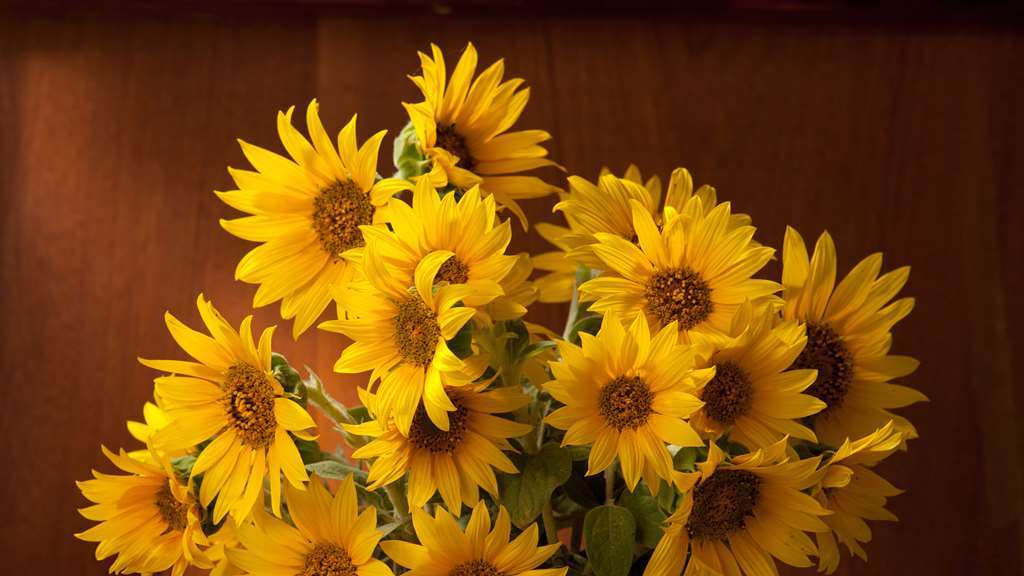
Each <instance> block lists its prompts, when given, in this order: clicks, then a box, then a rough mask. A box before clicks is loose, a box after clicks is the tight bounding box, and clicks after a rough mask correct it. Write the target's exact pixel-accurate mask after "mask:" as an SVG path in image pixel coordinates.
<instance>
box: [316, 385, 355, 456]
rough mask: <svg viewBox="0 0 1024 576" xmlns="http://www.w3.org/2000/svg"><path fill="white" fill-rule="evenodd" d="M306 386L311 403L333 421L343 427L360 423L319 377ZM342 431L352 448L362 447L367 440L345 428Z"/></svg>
mask: <svg viewBox="0 0 1024 576" xmlns="http://www.w3.org/2000/svg"><path fill="white" fill-rule="evenodd" d="M305 386H306V399H307V400H308V401H309V403H310V404H312V405H314V406H316V407H317V409H319V410H320V411H321V412H323V413H324V415H326V416H327V417H328V418H330V420H331V422H334V423H335V424H338V427H339V428H342V427H341V424H358V422H356V420H355V418H353V417H352V414H350V413H349V411H348V408H345V405H344V404H342V403H341V402H338V401H337V400H335V399H334V398H332V397H331V395H330V394H328V393H327V389H326V388H324V384H323V382H320V380H318V379H314V380H313V383H309V382H307V383H306V384H305ZM341 431H342V433H343V434H344V437H345V441H346V442H348V445H349V446H351V447H352V448H360V447H361V446H363V445H365V444H366V440H365V439H364V438H363V437H361V436H355V435H353V434H349V433H347V432H345V431H344V429H343V428H342V429H341Z"/></svg>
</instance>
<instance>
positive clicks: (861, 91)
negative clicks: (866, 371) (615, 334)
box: [0, 8, 1024, 574]
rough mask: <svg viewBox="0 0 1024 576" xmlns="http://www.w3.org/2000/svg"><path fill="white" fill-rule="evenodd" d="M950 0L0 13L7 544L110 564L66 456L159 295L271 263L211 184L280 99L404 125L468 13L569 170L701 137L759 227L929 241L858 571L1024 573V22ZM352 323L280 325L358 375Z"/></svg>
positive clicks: (905, 256) (23, 551) (158, 348)
mask: <svg viewBox="0 0 1024 576" xmlns="http://www.w3.org/2000/svg"><path fill="white" fill-rule="evenodd" d="M955 20H956V19H953V20H945V21H942V22H937V23H936V22H932V23H931V24H923V25H915V24H911V23H909V22H905V21H904V22H901V23H892V22H888V23H887V22H885V21H877V20H874V19H870V18H869V19H867V20H864V19H859V20H856V21H851V20H848V19H846V18H842V17H838V18H836V17H828V16H824V17H815V16H812V17H791V16H777V15H776V16H770V17H743V18H740V19H736V18H726V17H720V16H709V15H704V16H696V15H688V14H684V13H670V14H662V13H647V14H644V13H631V12H609V13H606V14H591V15H582V14H569V13H547V14H544V13H539V12H536V11H534V12H533V13H530V14H526V15H523V14H518V13H517V12H516V11H515V10H514V9H512V8H505V9H502V10H501V11H498V12H496V13H484V12H483V11H479V10H477V11H475V12H471V13H463V12H461V11H459V10H456V11H455V13H454V14H451V15H448V16H442V15H436V14H432V13H430V12H429V11H426V10H422V9H406V10H404V11H387V10H379V11H374V10H366V9H360V10H359V11H357V12H351V13H349V12H346V11H345V10H341V9H334V10H324V11H320V10H317V9H315V8H313V9H310V8H306V9H304V10H303V11H301V12H300V11H297V10H295V9H286V10H284V11H274V10H271V9H268V8H258V9H254V10H253V11H252V12H243V11H241V10H230V9H222V10H217V11H213V12H208V13H202V12H194V13H186V14H176V13H171V12H169V11H166V10H161V9H151V10H148V11H144V12H136V11H132V12H130V13H125V12H124V10H114V9H107V10H103V11H100V12H96V13H93V12H89V11H84V10H83V11H78V12H75V13H73V14H69V15H61V14H58V13H55V12H47V13H41V12H24V11H22V12H18V11H8V12H0V21H2V24H0V239H2V248H0V275H2V284H0V383H2V386H3V388H2V391H3V395H2V396H0V466H2V472H0V496H2V504H0V511H2V512H0V558H3V562H2V564H3V566H4V568H3V570H2V571H3V572H4V573H8V574H26V573H52V574H101V573H104V571H105V566H101V565H100V564H98V563H95V562H94V561H93V560H92V553H93V548H92V546H90V545H88V544H86V543H83V542H79V541H77V540H75V539H74V538H72V533H74V532H76V531H78V530H81V529H83V528H84V527H85V526H86V525H87V523H86V521H85V520H83V519H82V518H80V517H79V516H78V515H77V514H76V512H75V509H76V507H78V506H81V505H83V503H84V502H83V500H82V498H81V496H80V495H79V493H78V492H77V490H76V489H75V486H74V483H73V481H74V480H75V479H82V478H85V477H87V476H88V474H89V469H90V467H96V466H100V467H105V466H106V463H105V462H103V461H102V457H101V456H100V453H99V449H98V447H99V444H100V443H103V444H106V445H108V446H112V447H117V446H122V445H128V443H129V437H128V435H127V433H126V431H125V428H124V420H125V419H127V418H135V417H138V415H139V410H140V407H141V404H142V402H143V401H145V400H146V399H147V398H148V397H149V395H150V390H151V387H150V379H151V378H152V376H153V374H152V373H151V372H150V371H149V370H147V369H145V368H143V367H142V366H140V365H139V364H138V363H136V362H135V357H136V356H137V355H146V356H150V357H174V356H176V355H177V354H179V352H178V350H177V349H176V348H175V346H174V344H173V342H172V341H171V339H170V337H169V336H168V335H167V333H166V331H165V329H164V327H163V324H162V320H161V315H162V313H163V311H164V310H166V309H170V310H172V311H174V312H175V314H178V315H180V316H181V317H183V318H184V319H185V320H186V321H189V322H195V321H197V320H198V318H197V314H196V312H195V309H194V300H195V296H196V294H197V293H198V292H199V291H204V292H205V293H206V294H207V295H209V296H211V297H212V298H213V300H214V302H215V303H216V304H217V305H218V306H219V307H220V308H221V309H222V310H223V311H224V312H225V313H226V315H227V316H229V317H230V318H232V319H235V320H237V319H238V318H240V316H241V315H243V314H245V313H246V312H247V311H248V309H249V303H250V302H251V297H252V295H253V288H252V287H250V286H247V285H242V284H238V283H235V282H234V281H233V280H232V278H233V270H234V266H235V263H236V261H237V260H238V258H239V257H240V256H241V255H242V254H243V252H244V251H245V250H246V249H247V248H248V246H247V244H246V243H245V242H243V241H240V240H237V239H234V238H232V237H230V236H228V235H227V234H226V233H224V232H223V231H222V230H220V228H219V227H218V225H217V220H218V218H221V217H225V216H229V215H230V214H231V210H230V209H228V208H226V207H225V206H224V205H222V204H221V203H220V202H218V201H217V200H216V198H215V197H214V196H213V195H212V193H211V190H213V189H218V188H219V189H223V188H226V187H228V186H229V185H230V183H229V179H228V177H227V174H226V172H225V169H224V167H225V166H226V165H229V164H230V165H235V166H241V165H243V164H244V159H243V157H242V155H241V153H240V152H239V150H238V148H237V145H236V144H235V141H234V139H235V138H236V137H244V138H246V139H247V140H249V141H251V142H255V143H258V144H262V145H265V146H269V147H272V148H279V145H278V144H277V140H276V136H275V131H274V114H275V112H276V111H277V110H278V109H282V108H285V107H287V106H289V105H292V104H297V105H299V106H300V108H301V107H302V106H304V105H305V104H306V102H308V100H309V99H310V98H312V97H318V98H320V100H321V102H322V106H321V109H322V113H323V116H324V120H325V123H327V124H328V126H333V127H334V128H333V129H334V130H337V129H338V128H339V127H340V126H341V123H342V122H343V120H345V119H347V117H348V115H349V114H351V113H353V112H359V113H360V126H361V128H362V132H361V133H362V134H363V135H366V134H369V133H370V130H371V129H372V130H377V129H380V128H389V129H391V130H393V131H395V130H397V129H398V128H400V127H401V125H402V123H403V121H404V119H403V111H402V109H401V107H400V106H399V102H400V101H401V100H402V99H406V100H409V99H413V98H415V97H416V93H415V92H414V88H413V86H412V85H411V83H410V82H409V81H408V80H407V79H406V78H405V74H407V73H411V72H413V71H414V70H415V69H416V67H417V60H416V56H415V50H417V49H424V48H425V47H426V46H427V45H428V43H429V42H430V41H437V42H439V43H440V44H441V45H443V46H444V47H445V48H446V49H448V50H452V51H454V50H457V49H460V48H461V47H462V46H463V45H464V43H465V42H466V41H467V40H473V41H474V42H476V43H477V45H478V47H479V49H480V52H481V54H482V57H481V60H482V61H487V62H490V61H492V60H493V59H495V58H497V57H499V56H505V57H506V58H507V65H508V69H509V71H510V72H511V73H514V74H515V75H519V76H522V77H524V78H526V79H527V81H528V82H529V84H530V85H531V86H532V89H533V99H532V102H531V103H530V106H529V108H528V109H527V111H526V114H525V115H524V118H523V122H522V123H521V126H524V127H538V128H546V129H548V130H550V131H551V132H552V133H553V134H554V135H555V140H554V143H553V145H552V146H551V151H552V155H553V156H554V158H556V159H557V160H558V161H559V162H561V163H563V164H564V165H565V166H567V167H569V169H570V170H571V171H572V172H575V173H579V174H583V175H587V176H594V175H595V174H596V172H597V171H598V169H599V168H600V167H601V166H602V165H603V164H607V165H609V166H611V167H612V168H614V169H616V170H621V169H622V168H624V167H625V165H626V164H627V163H628V162H637V163H638V164H640V165H641V166H642V168H643V169H644V170H645V172H653V171H657V172H659V173H661V174H663V175H667V173H668V172H669V171H670V169H671V168H673V167H674V166H676V165H685V166H687V167H689V168H690V169H691V171H692V172H693V173H694V175H695V177H696V179H697V180H698V182H701V183H705V182H709V183H713V184H714V185H716V186H717V187H718V189H719V191H720V193H721V194H722V195H723V196H724V197H726V198H728V199H731V200H733V201H734V203H735V205H736V206H737V207H738V208H739V209H742V210H743V211H745V212H748V213H750V214H752V215H753V216H754V219H755V222H756V223H757V224H758V225H759V226H760V229H761V236H760V238H761V240H762V241H765V242H767V243H770V244H773V245H776V246H778V245H779V243H780V241H781V239H782V234H783V230H784V226H785V224H787V223H790V224H793V225H795V226H796V227H798V228H799V229H800V230H802V231H803V232H804V234H805V236H808V237H813V236H815V235H817V233H818V232H819V231H820V230H821V229H823V228H828V229H829V230H830V231H831V232H832V234H833V235H834V237H835V239H836V241H837V243H838V247H839V254H840V260H841V265H842V266H845V267H849V266H850V265H851V264H852V263H853V262H855V260H856V259H859V258H860V257H862V256H864V255H866V254H868V253H869V252H872V251H875V250H884V251H885V253H886V262H887V265H888V266H897V265H903V264H910V265H911V266H913V273H912V276H911V281H910V283H909V285H908V288H907V292H908V293H910V294H913V295H915V296H917V298H918V301H917V302H918V304H917V309H916V310H915V312H914V313H913V315H911V316H910V318H909V319H908V320H906V321H905V322H903V323H902V324H901V325H900V326H899V327H898V329H897V333H896V336H897V338H896V346H895V348H896V350H897V351H898V352H899V353H905V354H912V355H914V356H917V357H918V358H920V359H921V360H922V362H923V363H922V367H921V369H920V370H919V371H918V373H917V374H915V375H914V376H913V377H911V378H910V379H909V382H910V383H911V384H912V385H915V386H918V387H920V388H921V389H923V390H924V391H925V392H926V393H927V394H928V395H929V396H930V397H931V400H932V401H931V403H929V404H927V405H921V406H917V407H914V408H912V409H910V410H907V411H906V413H907V414H908V415H909V417H910V418H912V419H913V420H914V422H916V423H917V424H918V426H919V429H920V432H921V439H920V440H917V441H916V442H914V443H913V445H912V449H911V450H910V452H909V454H906V455H900V456H897V457H895V458H893V459H892V460H891V461H890V462H887V463H886V464H885V465H884V471H885V473H886V474H887V475H888V476H889V477H891V478H892V479H893V481H894V482H895V483H896V484H897V485H899V486H902V487H904V488H906V489H907V493H906V494H905V495H903V496H900V497H897V498H896V499H895V500H894V501H893V502H892V509H893V510H894V511H895V512H896V513H897V514H898V515H899V516H900V517H901V519H902V521H901V522H900V523H898V524H892V525H878V526H877V527H876V528H875V541H874V542H873V543H872V544H871V545H870V547H869V553H870V556H871V562H870V563H869V564H866V565H865V564H863V563H860V562H859V561H854V562H848V563H846V564H845V565H844V567H843V568H842V572H841V573H842V574H894V573H906V572H908V571H910V572H914V573H932V574H964V573H989V574H1020V573H1021V571H1022V569H1024V568H1022V567H1024V528H1022V516H1024V468H1022V460H1024V425H1022V424H1021V422H1020V419H1021V416H1022V415H1024V392H1022V391H1021V390H1022V389H1024V379H1022V378H1021V370H1022V368H1021V366H1020V356H1019V355H1018V353H1019V352H1021V351H1022V339H1021V335H1020V334H1021V325H1022V323H1024V308H1022V305H1021V304H1020V296H1021V294H1022V293H1024V276H1022V274H1021V265H1022V263H1024V242H1022V237H1024V232H1022V230H1021V228H1022V225H1024V218H1022V211H1024V200H1022V194H1024V190H1022V186H1021V182H1022V181H1024V38H1022V36H1021V35H1020V34H1019V33H1018V32H1017V29H1015V28H1014V27H1013V26H1011V25H1008V24H1007V23H1005V22H990V23H984V22H980V23H979V22H975V23H973V24H968V25H964V24H957V23H956V22H955ZM387 161H388V158H387V157H386V156H384V157H383V158H382V164H386V163H387ZM552 177H554V175H552ZM550 205H551V203H550V202H537V203H534V204H532V205H531V206H530V214H531V215H532V217H533V218H534V219H535V220H536V219H541V218H544V217H545V215H546V214H547V213H548V210H549V208H550ZM516 247H517V248H520V249H526V248H529V249H534V250H536V249H540V248H542V243H541V242H540V241H539V240H538V239H537V238H535V237H529V238H520V239H518V240H517V241H516ZM776 272H777V268H773V269H772V273H776ZM561 313H562V310H561V309H559V308H558V307H553V306H549V307H544V308H541V309H539V310H538V312H536V313H535V318H536V319H538V320H541V321H546V322H548V323H550V324H557V323H558V321H559V318H560V315H561ZM275 314H276V311H275V310H273V309H263V310H260V311H259V312H258V313H257V320H258V323H259V324H261V325H266V324H269V323H273V322H278V320H277V319H276V318H275ZM341 343H342V342H341V340H340V339H339V338H337V337H335V336H334V335H328V334H318V333H316V332H315V331H314V332H312V333H310V334H309V335H307V336H305V337H304V338H303V339H302V340H301V341H300V342H299V343H295V342H293V341H291V339H290V337H289V335H288V330H281V331H279V332H278V338H277V342H276V344H277V348H278V349H279V350H281V351H283V352H284V353H286V354H288V355H289V356H290V357H291V358H292V359H293V360H297V361H301V362H305V363H308V364H309V365H310V366H313V367H315V368H316V369H317V370H318V372H319V373H320V374H321V375H323V376H325V377H326V378H328V380H329V381H330V385H331V387H332V389H333V390H334V391H335V392H336V393H337V394H339V395H340V396H342V397H350V395H351V391H352V384H353V382H354V380H353V379H350V378H343V377H339V376H337V375H331V370H330V366H331V365H332V363H333V361H334V358H335V357H336V355H337V354H338V352H339V347H340V345H341Z"/></svg>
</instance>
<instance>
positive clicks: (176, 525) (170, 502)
mask: <svg viewBox="0 0 1024 576" xmlns="http://www.w3.org/2000/svg"><path fill="white" fill-rule="evenodd" d="M156 509H157V510H159V511H160V517H161V518H163V520H164V523H165V524H167V528H168V529H170V530H178V531H179V532H180V531H183V530H185V527H186V526H187V525H188V504H187V503H185V502H179V501H178V499H177V498H175V497H174V493H173V492H171V487H170V486H168V485H167V484H164V485H163V487H162V488H160V491H159V492H157V493H156Z"/></svg>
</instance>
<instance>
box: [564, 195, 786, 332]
mask: <svg viewBox="0 0 1024 576" xmlns="http://www.w3.org/2000/svg"><path fill="white" fill-rule="evenodd" d="M630 204H631V207H632V212H633V226H634V229H635V231H636V235H637V238H638V242H639V246H637V245H634V244H633V243H631V242H630V241H629V240H626V239H624V238H622V237H620V236H617V235H615V234H608V233H598V234H596V236H597V239H598V243H597V244H593V245H592V246H590V249H591V250H593V252H594V254H595V255H596V256H597V257H598V258H599V259H600V260H601V261H602V262H603V267H604V268H605V270H606V271H605V272H604V273H603V274H602V275H601V276H599V277H598V278H594V279H593V280H589V281H587V282H584V283H583V284H582V285H581V286H580V300H581V301H593V304H591V306H590V310H592V311H594V312H600V313H607V312H616V313H618V314H619V315H620V316H622V317H623V318H624V319H625V320H626V321H630V322H631V321H632V320H633V319H634V318H636V317H637V316H646V317H647V319H648V322H649V323H650V324H651V326H652V327H655V328H658V329H660V328H661V327H663V326H666V325H667V324H669V323H672V322H676V323H677V325H678V326H679V330H680V331H681V332H682V333H683V334H684V336H687V337H688V336H689V335H690V334H691V333H697V334H703V335H705V336H721V335H723V334H724V333H726V332H727V331H728V329H729V327H730V325H731V323H732V317H733V315H734V314H735V313H736V310H737V309H738V308H739V306H740V304H742V303H743V302H744V301H747V300H750V301H751V302H752V303H753V304H755V305H761V304H764V303H766V302H769V301H771V300H772V299H773V298H774V296H772V295H773V294H774V293H775V292H777V291H778V290H779V285H778V284H777V283H775V282H772V281H770V280H758V279H752V278H751V276H753V275H754V274H755V273H756V272H757V271H758V270H760V269H761V268H762V267H763V266H764V265H765V264H766V263H767V262H768V260H770V259H771V258H772V254H773V253H774V250H772V249H771V248H766V247H763V246H760V245H758V244H757V243H755V242H753V240H752V238H753V236H754V231H755V229H754V227H753V226H735V227H732V225H731V223H732V222H734V219H733V218H732V212H731V207H730V205H729V203H728V202H726V203H722V204H719V205H717V206H716V207H715V208H714V209H712V210H710V211H706V210H705V209H704V202H703V200H702V199H701V197H700V196H693V197H691V198H690V199H689V200H688V201H687V202H686V203H685V204H684V205H683V209H682V211H681V212H680V213H679V214H678V215H676V216H673V217H671V218H667V219H666V221H665V224H664V227H663V229H662V230H659V229H658V227H657V225H656V224H655V222H654V218H653V217H652V216H651V213H650V211H648V209H647V207H645V206H644V205H643V204H641V203H640V202H638V201H636V200H630Z"/></svg>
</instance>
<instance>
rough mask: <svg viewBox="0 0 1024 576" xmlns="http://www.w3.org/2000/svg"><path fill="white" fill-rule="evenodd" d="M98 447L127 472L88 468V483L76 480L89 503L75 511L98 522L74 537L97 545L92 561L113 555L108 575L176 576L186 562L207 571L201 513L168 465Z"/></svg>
mask: <svg viewBox="0 0 1024 576" xmlns="http://www.w3.org/2000/svg"><path fill="white" fill-rule="evenodd" d="M102 449H103V454H104V455H105V456H106V457H107V458H108V459H109V460H110V461H111V462H112V463H113V464H114V466H117V467H118V468H119V469H121V470H123V471H124V472H127V474H103V473H100V472H96V471H95V470H93V473H92V474H93V477H94V478H93V479H92V480H85V481H82V482H77V484H78V488H79V490H81V491H82V495H83V496H85V497H86V498H87V499H88V500H89V501H91V502H93V503H94V504H93V505H92V506H88V507H86V508H82V509H80V510H79V513H81V514H82V516H84V517H86V518H87V519H89V520H92V521H94V522H99V524H97V525H96V526H93V527H92V528H89V529H88V530H86V531H84V532H79V533H78V534H75V537H76V538H79V539H81V540H85V541H86V542H98V543H99V545H98V546H97V547H96V559H97V560H103V559H105V558H108V557H110V556H112V555H117V559H116V560H114V563H113V564H112V565H111V566H110V572H111V573H112V574H125V573H138V574H149V573H153V572H163V571H164V570H170V571H171V574H173V575H174V576H180V575H181V574H184V573H185V569H186V568H187V567H188V566H189V564H193V565H195V566H198V567H200V568H210V567H212V564H211V563H210V561H209V559H208V558H207V557H206V555H205V554H204V553H203V552H202V551H201V550H200V548H199V546H205V545H207V544H208V541H207V539H206V537H205V536H204V535H203V530H202V527H201V525H200V521H201V515H202V509H201V508H200V507H199V504H198V502H196V499H195V497H194V496H193V495H192V493H191V491H190V490H189V487H188V486H186V485H185V484H182V483H181V481H179V480H178V478H177V476H175V474H174V472H173V470H172V469H171V466H170V463H169V462H168V461H167V460H166V459H164V460H162V462H161V463H160V464H150V463H146V462H140V461H139V460H136V459H135V458H132V457H130V456H128V454H127V453H125V451H124V450H121V451H120V453H119V454H114V453H113V452H111V451H109V450H107V449H106V447H103V448H102ZM153 459H154V460H156V459H157V457H156V456H154V458H153Z"/></svg>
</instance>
